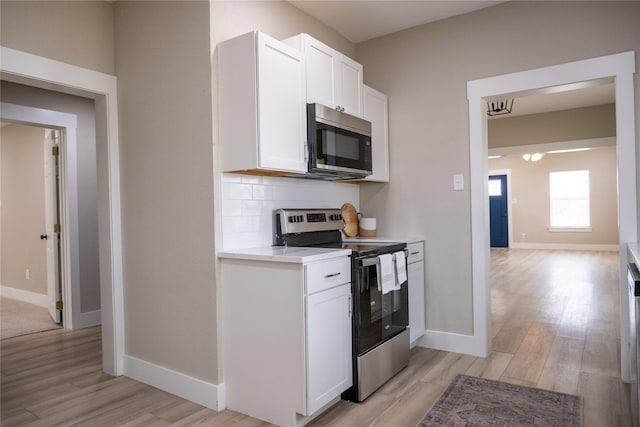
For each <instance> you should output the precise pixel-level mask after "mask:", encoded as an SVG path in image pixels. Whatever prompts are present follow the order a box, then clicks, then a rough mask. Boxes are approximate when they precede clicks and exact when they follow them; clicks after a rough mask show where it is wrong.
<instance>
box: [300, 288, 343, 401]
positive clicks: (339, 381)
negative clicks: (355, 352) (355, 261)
mask: <svg viewBox="0 0 640 427" xmlns="http://www.w3.org/2000/svg"><path fill="white" fill-rule="evenodd" d="M306 299H307V301H306V308H307V412H308V414H313V413H315V412H316V411H317V410H318V409H320V408H322V407H323V406H324V405H326V404H327V403H329V402H331V401H332V400H333V399H335V397H336V396H340V394H341V393H342V392H343V391H345V390H346V389H348V388H349V387H351V385H352V383H353V372H352V370H351V316H350V312H351V310H350V307H351V285H350V284H346V285H342V286H338V287H336V288H332V289H329V290H327V291H323V292H318V293H315V294H313V295H308V296H307V297H306Z"/></svg>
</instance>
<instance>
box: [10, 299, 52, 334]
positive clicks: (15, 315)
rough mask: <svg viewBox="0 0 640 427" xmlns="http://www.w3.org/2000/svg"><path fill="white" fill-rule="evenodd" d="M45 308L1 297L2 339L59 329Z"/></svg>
mask: <svg viewBox="0 0 640 427" xmlns="http://www.w3.org/2000/svg"><path fill="white" fill-rule="evenodd" d="M59 327H60V325H58V324H56V323H54V322H53V320H51V316H49V312H48V311H47V309H46V308H44V307H39V306H37V305H33V304H29V303H27V302H23V301H18V300H15V299H12V298H6V297H0V339H5V338H12V337H17V336H20V335H26V334H32V333H35V332H41V331H48V330H50V329H56V328H59Z"/></svg>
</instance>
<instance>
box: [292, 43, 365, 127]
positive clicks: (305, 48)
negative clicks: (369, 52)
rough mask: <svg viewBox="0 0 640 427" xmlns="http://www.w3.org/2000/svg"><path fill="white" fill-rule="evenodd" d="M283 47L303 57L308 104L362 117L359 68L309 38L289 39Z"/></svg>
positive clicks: (361, 83) (360, 70)
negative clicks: (287, 45) (286, 45)
mask: <svg viewBox="0 0 640 427" xmlns="http://www.w3.org/2000/svg"><path fill="white" fill-rule="evenodd" d="M285 43H288V44H290V45H291V46H293V47H295V48H296V49H299V50H300V51H302V52H303V54H304V58H305V64H306V73H307V102H308V103H314V102H317V103H320V104H323V105H326V106H329V107H334V108H337V109H339V110H341V111H344V112H345V113H349V114H352V115H354V116H358V117H362V116H363V106H362V102H363V97H362V90H363V81H362V64H359V63H357V62H356V61H354V60H353V59H351V58H349V57H347V56H345V55H343V54H342V53H340V52H338V51H337V50H335V49H333V48H331V47H329V46H327V45H326V44H324V43H322V42H321V41H319V40H316V39H314V38H313V37H311V36H310V35H308V34H299V35H297V36H294V37H291V38H289V39H287V40H285Z"/></svg>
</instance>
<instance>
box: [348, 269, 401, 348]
mask: <svg viewBox="0 0 640 427" xmlns="http://www.w3.org/2000/svg"><path fill="white" fill-rule="evenodd" d="M354 262H355V266H354V267H355V271H356V275H355V285H354V292H355V295H354V297H355V298H354V302H355V308H354V310H355V312H356V318H355V320H356V325H355V326H356V327H355V328H354V329H355V330H354V333H355V336H356V342H355V344H356V345H355V348H354V350H355V351H356V354H357V355H362V354H364V353H366V352H368V351H369V350H371V349H373V348H375V347H377V346H378V345H380V344H382V343H383V342H385V341H387V340H388V339H389V338H391V337H393V336H395V335H397V334H399V333H401V332H402V331H404V330H405V329H406V327H407V325H408V324H409V295H408V283H407V282H406V281H405V282H404V283H402V285H401V286H400V290H397V291H391V292H388V293H386V294H384V295H383V294H382V291H381V290H380V289H379V288H378V274H377V273H378V268H377V264H378V258H377V257H371V258H364V259H358V258H356V259H355V260H354Z"/></svg>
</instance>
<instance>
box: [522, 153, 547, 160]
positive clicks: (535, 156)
mask: <svg viewBox="0 0 640 427" xmlns="http://www.w3.org/2000/svg"><path fill="white" fill-rule="evenodd" d="M543 157H544V153H533V154H531V153H527V154H523V155H522V158H523V159H525V160H526V161H527V162H529V161H531V162H537V161H538V160H540V159H542V158H543Z"/></svg>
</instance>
